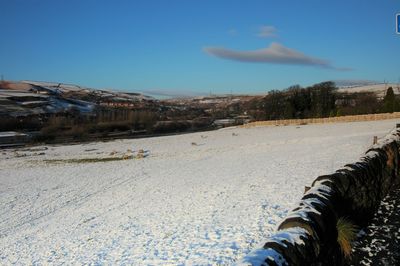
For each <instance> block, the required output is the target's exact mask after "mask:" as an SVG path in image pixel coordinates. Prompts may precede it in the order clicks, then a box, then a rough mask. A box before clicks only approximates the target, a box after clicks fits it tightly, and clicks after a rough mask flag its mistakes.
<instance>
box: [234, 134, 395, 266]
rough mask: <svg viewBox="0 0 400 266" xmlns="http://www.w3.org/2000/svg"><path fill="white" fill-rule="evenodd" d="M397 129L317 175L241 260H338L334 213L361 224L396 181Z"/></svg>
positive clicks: (317, 262)
mask: <svg viewBox="0 0 400 266" xmlns="http://www.w3.org/2000/svg"><path fill="white" fill-rule="evenodd" d="M399 147H400V130H394V131H392V132H391V133H390V134H389V135H387V136H386V137H385V138H384V139H381V140H379V141H378V143H377V144H375V145H374V146H372V147H371V148H370V149H369V150H368V151H367V152H366V153H365V155H364V156H363V157H361V158H360V159H359V160H358V161H357V162H356V163H353V164H348V165H346V166H344V167H343V168H342V169H339V170H337V171H336V172H335V173H333V174H331V175H325V176H320V177H318V178H317V179H316V180H315V181H314V182H313V184H312V187H311V189H310V190H308V191H307V192H306V193H305V194H304V196H303V198H302V199H301V201H300V203H299V204H298V206H297V207H296V208H295V209H293V210H292V211H291V212H290V213H289V215H288V216H287V217H286V218H285V219H284V220H283V221H282V222H281V223H280V225H279V226H278V228H277V231H276V233H275V234H273V235H272V236H271V237H269V239H268V240H267V242H266V243H265V244H264V246H263V248H261V249H258V250H254V251H253V252H251V253H250V254H248V255H247V256H246V257H244V258H243V260H242V261H241V262H240V264H242V265H343V264H344V259H343V255H342V252H341V250H340V247H339V245H338V243H337V235H338V233H337V229H336V223H337V220H338V218H339V217H345V218H347V219H349V220H351V221H352V222H353V223H354V224H355V225H357V226H358V227H363V226H365V225H366V224H367V223H368V221H369V220H370V219H371V218H372V216H373V214H374V213H375V211H376V210H377V208H378V206H379V203H380V201H381V200H382V199H383V197H384V196H385V195H386V194H387V193H388V192H389V191H390V189H391V188H392V187H394V186H395V185H398V184H399V183H400V177H399V170H400V169H399V167H400V162H399V160H400V155H399Z"/></svg>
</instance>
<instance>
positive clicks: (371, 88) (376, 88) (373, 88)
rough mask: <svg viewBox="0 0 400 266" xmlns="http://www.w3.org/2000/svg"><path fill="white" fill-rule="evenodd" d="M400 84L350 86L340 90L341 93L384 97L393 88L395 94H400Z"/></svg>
mask: <svg viewBox="0 0 400 266" xmlns="http://www.w3.org/2000/svg"><path fill="white" fill-rule="evenodd" d="M399 85H400V84H395V83H383V84H368V85H362V86H350V87H342V88H339V89H338V91H339V92H346V93H352V92H373V93H376V94H377V95H378V96H379V97H384V96H385V94H386V91H387V89H388V88H389V87H392V88H393V92H394V93H395V94H399V93H400V86H399Z"/></svg>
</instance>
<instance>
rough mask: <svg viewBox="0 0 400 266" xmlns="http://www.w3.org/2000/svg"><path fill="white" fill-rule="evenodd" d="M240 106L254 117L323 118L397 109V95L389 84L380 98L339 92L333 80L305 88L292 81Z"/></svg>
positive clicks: (398, 109) (369, 94)
mask: <svg viewBox="0 0 400 266" xmlns="http://www.w3.org/2000/svg"><path fill="white" fill-rule="evenodd" d="M242 108H243V110H242V111H244V112H246V113H248V114H249V115H251V116H253V117H254V119H255V120H279V119H304V118H322V117H332V116H342V115H360V114H373V113H391V112H398V111H400V99H399V98H398V97H397V96H396V95H395V94H394V91H393V88H392V87H389V88H388V89H387V91H386V94H385V97H384V98H383V99H379V98H378V97H377V96H376V94H375V93H369V92H358V93H339V92H338V90H337V87H336V85H335V83H334V82H330V81H328V82H322V83H318V84H315V85H312V86H309V87H305V88H303V87H301V86H299V85H295V86H291V87H289V88H288V89H286V90H283V91H278V90H273V91H270V92H269V93H268V95H266V96H265V97H264V98H263V99H261V100H260V99H257V100H254V101H251V102H249V103H247V104H245V105H244V106H243V107H242Z"/></svg>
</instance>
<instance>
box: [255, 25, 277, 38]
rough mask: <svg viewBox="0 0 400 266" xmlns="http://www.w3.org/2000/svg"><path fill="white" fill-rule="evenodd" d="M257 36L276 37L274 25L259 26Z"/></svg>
mask: <svg viewBox="0 0 400 266" xmlns="http://www.w3.org/2000/svg"><path fill="white" fill-rule="evenodd" d="M257 36H258V37H260V38H269V37H276V36H277V35H276V28H275V27H274V26H261V27H260V29H259V31H258V33H257Z"/></svg>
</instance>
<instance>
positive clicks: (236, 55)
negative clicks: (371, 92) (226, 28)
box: [203, 42, 351, 71]
mask: <svg viewBox="0 0 400 266" xmlns="http://www.w3.org/2000/svg"><path fill="white" fill-rule="evenodd" d="M203 50H204V51H205V52H206V53H208V54H210V55H213V56H216V57H219V58H223V59H228V60H234V61H240V62H251V63H271V64H286V65H309V66H316V67H322V68H330V69H336V70H341V71H345V70H351V69H349V68H337V67H334V66H332V65H331V63H330V62H329V61H328V60H324V59H320V58H317V57H312V56H308V55H305V54H304V53H302V52H299V51H296V50H293V49H290V48H287V47H285V46H283V45H281V44H279V43H276V42H274V43H271V45H270V46H269V47H267V48H263V49H259V50H253V51H237V50H231V49H227V48H224V47H205V48H203Z"/></svg>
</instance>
